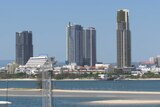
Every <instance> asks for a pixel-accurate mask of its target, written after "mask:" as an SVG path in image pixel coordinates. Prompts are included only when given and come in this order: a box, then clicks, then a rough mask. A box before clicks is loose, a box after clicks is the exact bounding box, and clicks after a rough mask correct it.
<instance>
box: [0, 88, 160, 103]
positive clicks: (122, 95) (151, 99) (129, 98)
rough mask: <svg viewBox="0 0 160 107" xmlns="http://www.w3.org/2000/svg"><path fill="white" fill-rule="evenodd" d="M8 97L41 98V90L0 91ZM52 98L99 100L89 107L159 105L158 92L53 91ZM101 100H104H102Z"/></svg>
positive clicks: (12, 89) (1, 94)
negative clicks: (101, 106) (97, 106)
mask: <svg viewBox="0 0 160 107" xmlns="http://www.w3.org/2000/svg"><path fill="white" fill-rule="evenodd" d="M6 91H8V96H10V97H42V90H41V89H16V88H10V89H8V90H7V89H0V96H6ZM53 97H54V98H59V97H62V98H65V97H66V98H69V97H70V98H99V99H100V100H97V101H88V102H87V101H86V102H83V104H90V105H95V104H96V105H101V104H103V105H104V104H106V105H107V104H108V105H118V104H119V105H125V104H131V105H132V104H160V100H159V99H160V92H136V91H96V90H60V89H55V90H53ZM101 98H103V99H104V100H102V99H101Z"/></svg>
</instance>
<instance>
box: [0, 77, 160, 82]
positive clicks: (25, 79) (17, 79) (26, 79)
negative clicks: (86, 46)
mask: <svg viewBox="0 0 160 107" xmlns="http://www.w3.org/2000/svg"><path fill="white" fill-rule="evenodd" d="M122 80H124V81H125V80H160V78H138V79H131V78H126V79H122ZM0 81H38V79H28V78H15V79H0ZM52 81H121V79H120V80H103V79H102V80H98V79H61V80H57V79H52Z"/></svg>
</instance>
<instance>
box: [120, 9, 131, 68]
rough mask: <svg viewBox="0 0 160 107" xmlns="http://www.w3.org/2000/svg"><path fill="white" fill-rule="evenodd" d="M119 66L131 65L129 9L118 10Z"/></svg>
mask: <svg viewBox="0 0 160 107" xmlns="http://www.w3.org/2000/svg"><path fill="white" fill-rule="evenodd" d="M117 67H118V68H124V67H131V31H130V28H129V11H128V10H127V9H122V10H118V11H117Z"/></svg>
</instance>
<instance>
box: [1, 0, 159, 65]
mask: <svg viewBox="0 0 160 107" xmlns="http://www.w3.org/2000/svg"><path fill="white" fill-rule="evenodd" d="M159 4H160V0H1V1H0V29H1V30H0V37H1V38H0V59H13V60H14V59H15V32H17V31H23V30H31V31H32V32H33V45H34V56H38V55H41V54H48V55H49V56H55V57H56V59H57V60H58V61H64V60H65V50H66V46H65V45H66V31H65V30H66V25H67V24H68V22H69V21H70V22H72V23H75V24H80V25H82V26H83V27H89V26H93V27H95V28H96V30H97V59H98V61H102V62H106V63H109V62H116V11H117V10H118V9H123V8H125V9H129V12H130V13H129V14H130V29H131V32H132V60H133V61H143V60H147V59H148V58H149V57H151V56H156V55H160V6H159Z"/></svg>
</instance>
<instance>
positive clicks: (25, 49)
mask: <svg viewBox="0 0 160 107" xmlns="http://www.w3.org/2000/svg"><path fill="white" fill-rule="evenodd" d="M32 56H33V44H32V32H31V31H23V32H16V63H17V64H19V65H25V64H26V63H27V61H28V59H29V58H30V57H32Z"/></svg>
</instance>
